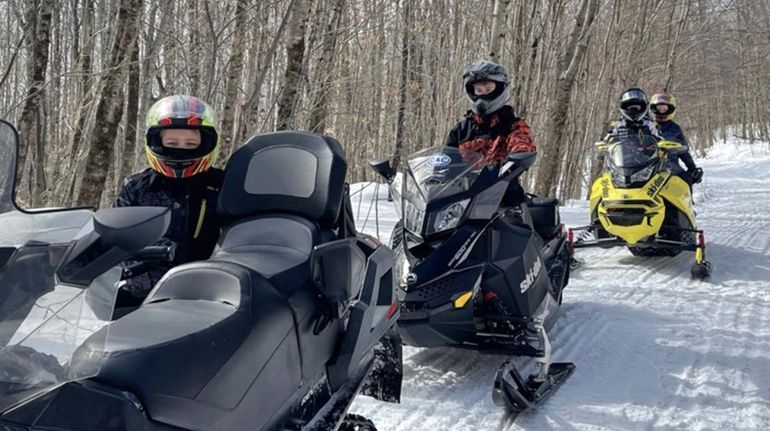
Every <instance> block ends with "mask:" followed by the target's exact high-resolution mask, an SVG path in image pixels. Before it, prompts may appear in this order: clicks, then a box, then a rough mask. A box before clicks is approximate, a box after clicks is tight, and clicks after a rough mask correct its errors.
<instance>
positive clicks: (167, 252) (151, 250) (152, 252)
mask: <svg viewBox="0 0 770 431" xmlns="http://www.w3.org/2000/svg"><path fill="white" fill-rule="evenodd" d="M175 254H176V244H172V245H153V246H149V247H145V248H143V249H141V250H139V251H137V252H135V253H132V254H131V256H129V258H128V259H129V260H136V261H141V262H171V261H172V260H174V256H175Z"/></svg>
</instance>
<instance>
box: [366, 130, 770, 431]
mask: <svg viewBox="0 0 770 431" xmlns="http://www.w3.org/2000/svg"><path fill="white" fill-rule="evenodd" d="M698 162H699V164H700V166H702V167H703V170H704V172H705V176H704V181H703V183H702V184H700V185H697V186H696V187H695V201H696V210H697V212H698V216H697V218H698V222H699V224H700V227H701V228H703V229H704V230H705V232H706V241H707V250H706V252H707V258H708V259H709V260H710V261H711V262H712V263H713V265H714V271H713V275H712V277H711V280H710V281H708V282H698V281H692V280H690V264H691V263H692V259H693V257H692V253H682V254H681V255H679V256H677V257H674V258H637V257H633V256H632V255H631V254H630V253H629V252H628V251H627V250H625V249H623V248H614V249H582V250H579V251H578V256H577V257H578V258H579V259H581V260H584V261H585V264H584V266H583V267H582V268H581V269H580V270H578V271H577V272H576V273H574V274H573V277H572V280H571V283H570V284H569V286H568V287H567V290H566V291H565V297H564V305H563V314H562V316H561V317H560V320H559V321H558V322H557V323H556V326H555V327H554V329H553V331H552V333H551V343H552V345H553V347H554V357H553V359H554V360H555V361H571V362H574V363H575V364H576V365H577V369H576V371H575V373H574V374H573V375H572V377H571V378H570V379H569V380H568V381H567V382H566V383H565V384H564V386H562V387H561V389H559V391H558V392H556V393H555V394H554V395H553V396H552V397H551V398H550V399H548V400H547V401H546V402H545V404H544V405H543V406H542V407H541V408H540V409H538V410H536V411H534V412H531V413H524V414H522V415H520V416H519V417H518V418H517V419H516V421H515V422H513V423H511V422H510V421H509V420H507V419H506V418H505V417H504V415H503V412H502V410H501V409H500V408H498V407H496V406H495V405H494V404H493V403H492V397H491V386H492V380H493V377H494V373H495V370H496V369H497V367H498V365H499V364H500V363H502V362H503V360H504V359H505V357H504V356H500V355H493V354H482V353H478V352H475V351H471V350H460V349H452V348H441V349H417V348H409V347H405V350H404V356H405V358H404V361H405V363H404V373H405V376H404V387H403V396H402V402H401V404H400V405H395V404H387V403H382V402H379V401H376V400H373V399H371V398H368V397H359V398H358V400H357V401H356V403H355V404H354V405H353V407H352V411H353V412H355V413H358V414H363V415H365V416H367V417H369V418H371V419H372V420H373V421H374V422H375V424H376V425H377V427H378V429H380V430H381V431H386V430H446V429H456V430H487V429H505V430H631V429H633V430H641V429H644V430H650V429H655V430H767V429H770V147H768V145H767V144H761V145H754V146H747V145H745V144H743V143H741V142H738V141H735V142H731V143H726V144H722V145H720V146H717V147H715V148H713V149H712V150H711V151H710V152H709V153H708V155H707V157H706V158H704V159H701V160H699V161H698ZM357 187H358V189H360V187H361V185H358V186H357ZM356 190H357V189H356V188H354V190H353V192H355V191H356ZM374 191H375V186H374V185H371V186H368V187H366V188H365V189H364V190H363V192H360V193H358V194H356V195H355V199H354V203H353V207H354V212H355V213H356V214H357V217H358V218H359V228H363V229H364V230H365V231H367V232H370V233H374V234H376V233H377V231H378V230H379V236H380V237H381V238H382V239H383V240H384V241H385V240H387V239H388V236H389V234H390V229H391V228H392V226H393V224H394V222H395V219H396V217H395V214H394V211H393V209H392V206H391V204H390V203H389V202H387V201H385V200H384V197H385V190H384V187H380V190H379V194H380V196H381V197H382V198H383V200H380V201H379V206H378V208H377V211H376V213H377V215H378V216H379V219H378V222H377V223H375V221H374V215H375V208H374V207H373V205H371V204H370V202H371V199H372V197H373V196H374ZM358 198H362V199H361V202H360V205H359V202H358ZM367 214H368V217H367ZM562 218H563V220H564V221H565V223H567V224H568V225H572V226H574V225H582V224H586V223H587V218H588V214H587V209H586V203H585V202H572V203H570V205H569V206H568V207H566V208H563V209H562ZM364 224H365V226H364ZM528 361H531V360H525V359H521V360H520V362H519V363H520V364H522V365H524V366H525V367H527V366H529V367H531V363H530V362H528ZM525 370H526V371H529V369H528V368H525Z"/></svg>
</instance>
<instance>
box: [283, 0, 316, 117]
mask: <svg viewBox="0 0 770 431" xmlns="http://www.w3.org/2000/svg"><path fill="white" fill-rule="evenodd" d="M311 4H312V0H296V2H295V3H294V9H293V10H292V12H291V14H292V17H291V22H290V24H289V43H288V45H286V71H285V72H284V75H283V82H282V84H283V85H282V90H281V98H280V100H279V101H278V127H277V128H278V130H284V129H289V128H293V127H294V123H295V118H294V117H295V112H296V108H297V103H298V101H299V99H298V98H299V92H300V86H301V85H302V76H303V73H304V71H303V68H302V65H303V60H304V58H305V27H306V26H307V18H308V9H309V7H310V5H311Z"/></svg>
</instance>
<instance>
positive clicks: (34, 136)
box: [17, 0, 54, 206]
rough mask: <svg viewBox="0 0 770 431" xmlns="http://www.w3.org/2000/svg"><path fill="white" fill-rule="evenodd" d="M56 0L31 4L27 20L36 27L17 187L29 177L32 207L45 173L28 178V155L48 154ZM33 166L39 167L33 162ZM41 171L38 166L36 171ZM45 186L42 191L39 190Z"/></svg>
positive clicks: (29, 63)
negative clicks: (48, 82)
mask: <svg viewBox="0 0 770 431" xmlns="http://www.w3.org/2000/svg"><path fill="white" fill-rule="evenodd" d="M53 3H54V2H53V0H40V1H39V2H34V3H32V4H31V5H30V11H29V15H28V17H29V18H28V19H27V25H29V26H31V27H32V28H34V30H33V31H32V37H31V38H30V41H29V48H30V52H31V57H30V59H29V60H28V67H27V77H28V78H27V79H28V84H27V94H26V97H25V99H24V107H23V108H22V111H21V118H20V120H19V134H20V136H21V137H22V141H21V145H20V147H19V158H18V162H17V166H18V171H19V176H18V179H17V184H21V182H22V179H23V178H24V177H25V176H27V177H28V178H27V181H28V183H29V189H28V190H29V192H30V195H29V196H26V199H27V202H28V203H29V204H30V205H33V206H34V205H35V204H37V203H38V202H39V200H40V199H39V197H38V196H36V194H37V193H38V192H42V191H43V190H45V172H44V170H40V172H35V173H34V174H33V175H26V171H25V167H26V166H27V155H28V154H29V153H30V151H31V150H35V151H36V152H37V154H36V156H37V158H38V159H39V158H42V157H43V153H44V151H45V143H44V142H43V139H44V137H45V133H43V132H42V130H43V127H42V126H43V124H42V122H41V116H40V109H41V101H42V100H43V86H44V85H45V74H46V70H47V69H48V48H49V46H50V44H51V19H52V17H53V7H54V5H53ZM31 165H34V166H37V164H35V163H33V164H31ZM36 170H39V166H37V169H36ZM39 187H42V188H39Z"/></svg>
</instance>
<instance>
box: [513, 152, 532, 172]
mask: <svg viewBox="0 0 770 431" xmlns="http://www.w3.org/2000/svg"><path fill="white" fill-rule="evenodd" d="M536 158H537V153H536V152H534V151H533V152H526V153H510V154H508V159H507V160H508V161H509V162H513V163H516V165H518V166H519V167H520V168H522V169H525V170H526V169H529V168H530V167H531V166H532V165H533V164H534V163H535V159H536Z"/></svg>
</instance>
